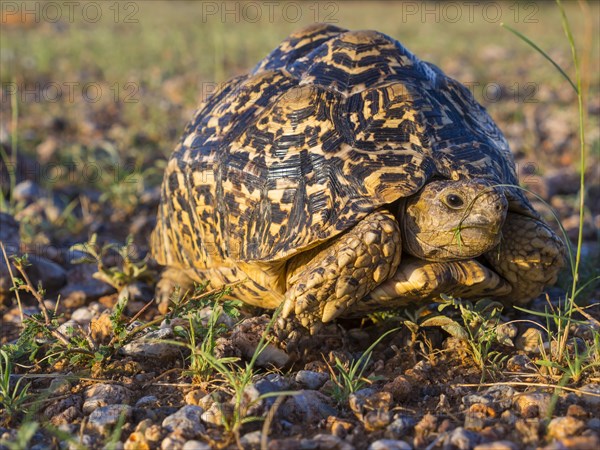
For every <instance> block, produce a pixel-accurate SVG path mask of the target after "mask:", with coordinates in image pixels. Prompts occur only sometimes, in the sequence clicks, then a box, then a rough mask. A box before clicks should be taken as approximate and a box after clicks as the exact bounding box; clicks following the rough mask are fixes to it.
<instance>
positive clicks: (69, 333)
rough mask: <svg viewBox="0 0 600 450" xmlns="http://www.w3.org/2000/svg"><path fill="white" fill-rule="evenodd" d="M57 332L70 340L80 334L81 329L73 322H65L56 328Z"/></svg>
mask: <svg viewBox="0 0 600 450" xmlns="http://www.w3.org/2000/svg"><path fill="white" fill-rule="evenodd" d="M57 331H58V332H59V333H61V334H63V335H64V336H66V337H68V338H72V337H74V336H77V335H78V334H81V332H82V329H81V326H80V325H79V324H78V323H77V322H75V321H74V320H67V321H66V322H65V323H63V324H61V325H60V326H59V327H58V328H57Z"/></svg>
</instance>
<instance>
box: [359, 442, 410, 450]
mask: <svg viewBox="0 0 600 450" xmlns="http://www.w3.org/2000/svg"><path fill="white" fill-rule="evenodd" d="M369 450H412V447H411V446H410V445H409V444H407V443H406V442H404V441H396V440H393V439H379V440H378V441H375V442H373V443H372V444H371V445H370V446H369Z"/></svg>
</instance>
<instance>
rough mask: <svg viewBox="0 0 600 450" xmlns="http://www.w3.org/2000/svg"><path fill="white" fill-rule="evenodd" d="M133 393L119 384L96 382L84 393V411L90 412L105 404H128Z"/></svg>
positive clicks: (85, 412)
mask: <svg viewBox="0 0 600 450" xmlns="http://www.w3.org/2000/svg"><path fill="white" fill-rule="evenodd" d="M132 395H133V394H132V392H131V391H130V390H129V389H127V388H126V387H125V386H121V385H119V384H95V385H93V386H91V387H89V388H88V389H87V390H86V391H85V393H84V398H85V402H84V403H83V412H84V414H90V413H92V412H93V411H94V410H96V409H97V408H100V407H103V406H107V405H114V404H117V403H120V404H128V403H129V402H130V400H131V397H132Z"/></svg>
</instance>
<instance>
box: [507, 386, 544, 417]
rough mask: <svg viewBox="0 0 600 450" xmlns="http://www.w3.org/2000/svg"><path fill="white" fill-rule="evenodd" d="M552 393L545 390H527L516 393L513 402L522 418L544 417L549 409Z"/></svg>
mask: <svg viewBox="0 0 600 450" xmlns="http://www.w3.org/2000/svg"><path fill="white" fill-rule="evenodd" d="M551 402H552V395H550V394H547V393H545V392H529V393H524V394H520V395H517V397H516V399H515V401H514V403H515V406H516V407H517V410H518V411H519V413H520V414H521V416H523V417H524V418H531V417H545V416H546V415H547V413H548V410H549V409H550V404H551Z"/></svg>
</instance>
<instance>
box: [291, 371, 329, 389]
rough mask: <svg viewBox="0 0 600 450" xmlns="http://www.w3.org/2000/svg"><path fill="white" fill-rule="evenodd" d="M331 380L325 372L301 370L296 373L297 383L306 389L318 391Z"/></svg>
mask: <svg viewBox="0 0 600 450" xmlns="http://www.w3.org/2000/svg"><path fill="white" fill-rule="evenodd" d="M328 379H329V375H328V374H326V373H323V372H313V371H312V370H299V371H298V373H296V378H295V380H296V383H298V384H300V385H301V386H302V387H304V388H306V389H312V390H317V389H319V388H320V387H321V386H323V384H325V382H326V381H327V380H328Z"/></svg>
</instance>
